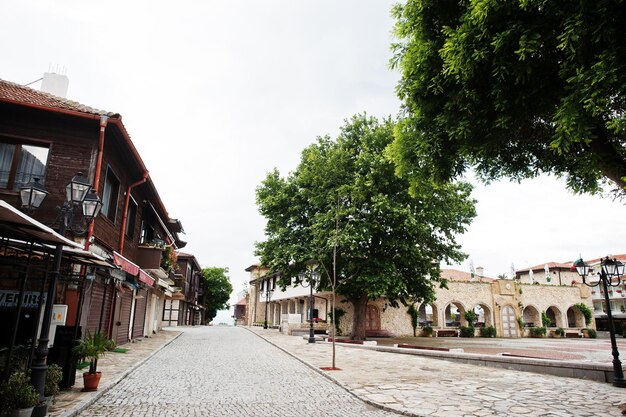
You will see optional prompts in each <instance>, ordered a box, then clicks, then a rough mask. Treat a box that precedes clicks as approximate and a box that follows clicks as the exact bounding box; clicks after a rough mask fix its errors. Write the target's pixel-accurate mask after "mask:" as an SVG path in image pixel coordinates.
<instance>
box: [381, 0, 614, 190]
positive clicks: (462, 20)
mask: <svg viewBox="0 0 626 417" xmlns="http://www.w3.org/2000/svg"><path fill="white" fill-rule="evenodd" d="M393 15H394V17H395V18H396V26H395V35H396V37H397V42H396V43H395V44H394V45H392V49H393V51H394V57H393V58H392V62H391V64H392V67H395V68H398V69H399V70H400V72H401V80H400V82H399V84H398V86H397V91H398V95H399V97H400V99H401V100H402V101H403V114H405V115H406V118H405V119H404V120H402V121H401V122H400V123H399V125H398V128H397V129H396V140H395V142H394V144H393V145H392V146H391V147H390V149H389V153H390V155H391V156H392V157H393V158H394V160H395V161H397V164H398V172H399V173H400V174H402V175H403V176H406V177H410V178H412V179H413V181H415V182H417V183H419V182H421V181H422V180H423V178H424V177H425V176H426V177H428V178H431V177H432V178H434V179H436V180H438V181H446V180H449V179H451V178H454V177H457V176H458V175H460V174H462V173H463V172H464V171H466V170H467V169H468V168H469V167H474V168H475V170H476V172H477V173H478V175H479V176H480V177H481V178H482V179H484V180H486V181H489V180H492V179H497V178H501V177H511V178H513V179H516V180H520V179H522V178H530V177H535V176H537V175H539V174H540V173H544V172H545V173H553V174H556V175H557V176H563V177H565V178H566V180H567V185H568V187H569V188H571V189H572V190H574V191H576V192H597V191H598V190H599V189H600V187H601V186H602V184H603V182H604V181H606V180H607V179H608V180H610V181H611V182H613V183H615V184H617V185H618V187H619V189H620V190H622V191H623V189H624V185H625V182H624V177H626V149H625V146H624V144H625V142H626V118H625V117H624V113H625V111H626V99H625V98H626V71H624V68H626V42H623V40H624V39H623V34H624V28H623V21H624V17H625V13H624V5H623V3H622V2H620V1H612V0H598V1H593V2H573V3H567V2H566V3H564V2H558V1H543V0H540V1H517V0H502V1H490V0H486V1H459V0H457V1H454V0H443V1H425V0H407V1H406V3H405V4H399V5H397V6H395V7H394V9H393Z"/></svg>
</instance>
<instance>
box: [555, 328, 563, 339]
mask: <svg viewBox="0 0 626 417" xmlns="http://www.w3.org/2000/svg"><path fill="white" fill-rule="evenodd" d="M554 334H555V335H557V336H559V337H563V336H565V330H564V329H563V328H562V327H559V328H558V329H556V330H555V331H554Z"/></svg>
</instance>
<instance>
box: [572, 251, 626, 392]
mask: <svg viewBox="0 0 626 417" xmlns="http://www.w3.org/2000/svg"><path fill="white" fill-rule="evenodd" d="M600 265H601V268H600V279H599V280H598V282H595V283H591V282H589V283H588V282H587V280H586V278H587V275H588V274H589V265H587V264H586V263H585V262H584V261H583V260H582V258H581V259H578V260H577V261H576V262H574V265H573V266H572V268H576V271H577V272H578V275H580V276H581V277H582V279H583V284H585V285H586V286H588V287H596V286H598V285H600V283H602V287H603V289H604V301H605V302H606V316H607V320H608V323H609V334H610V336H611V350H612V354H613V385H615V386H616V387H620V388H626V380H624V371H623V370H622V362H620V360H619V352H618V350H617V342H616V340H615V327H614V326H613V314H612V313H611V304H610V302H609V287H617V286H619V285H620V283H621V279H620V277H621V276H622V275H624V267H625V265H624V264H623V263H622V262H620V261H618V260H616V259H610V258H609V257H608V256H607V257H606V258H604V259H601V260H600ZM613 278H616V279H617V280H616V281H615V283H613Z"/></svg>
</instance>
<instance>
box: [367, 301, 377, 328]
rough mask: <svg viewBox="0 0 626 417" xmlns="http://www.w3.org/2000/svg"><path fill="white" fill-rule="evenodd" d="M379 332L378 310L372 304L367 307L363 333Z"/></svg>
mask: <svg viewBox="0 0 626 417" xmlns="http://www.w3.org/2000/svg"><path fill="white" fill-rule="evenodd" d="M370 330H380V310H379V309H378V307H376V306H375V305H373V304H368V305H367V312H366V316H365V331H370Z"/></svg>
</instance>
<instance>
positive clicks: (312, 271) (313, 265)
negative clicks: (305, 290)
mask: <svg viewBox="0 0 626 417" xmlns="http://www.w3.org/2000/svg"><path fill="white" fill-rule="evenodd" d="M318 265H319V264H318V262H317V261H316V260H314V259H311V260H310V261H308V262H307V263H306V269H307V274H308V275H309V287H310V288H311V298H310V300H309V343H315V330H314V329H313V306H314V305H315V298H313V287H315V283H316V282H317V279H318V278H319V272H317V267H318Z"/></svg>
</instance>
